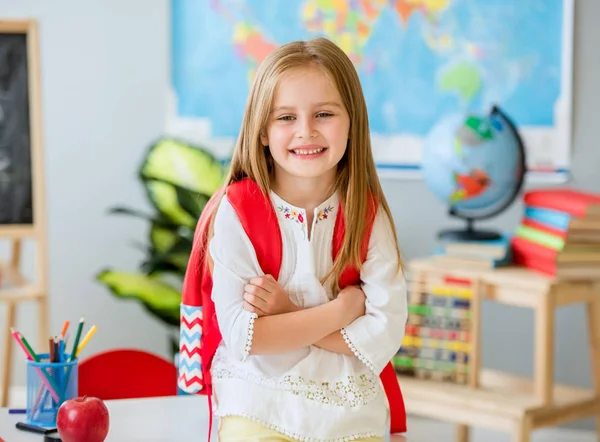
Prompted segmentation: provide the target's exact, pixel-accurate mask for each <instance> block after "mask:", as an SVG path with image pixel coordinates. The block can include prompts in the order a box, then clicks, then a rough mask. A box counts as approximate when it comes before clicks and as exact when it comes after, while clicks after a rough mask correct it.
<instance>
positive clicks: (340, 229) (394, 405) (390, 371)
mask: <svg viewBox="0 0 600 442" xmlns="http://www.w3.org/2000/svg"><path fill="white" fill-rule="evenodd" d="M377 207H378V205H377V202H376V201H375V199H374V198H371V199H370V200H369V206H368V209H367V210H368V213H367V225H366V228H365V234H364V236H363V241H362V243H361V249H360V252H361V253H360V256H361V260H362V262H364V261H365V260H366V259H367V252H368V251H369V241H370V239H371V232H372V231H373V223H374V222H375V216H376V215H377ZM345 235H346V225H345V221H344V207H343V204H341V203H340V209H339V211H338V215H337V218H336V221H335V227H334V230H333V244H332V255H333V259H334V260H335V258H336V257H337V255H338V254H339V252H340V250H341V248H342V244H343V242H344V236H345ZM358 284H360V270H359V269H357V268H356V267H354V266H348V267H346V268H345V269H344V271H343V272H342V275H341V276H340V281H339V286H340V288H341V289H342V288H344V287H347V286H349V285H358ZM379 377H380V379H381V382H382V384H383V389H384V390H385V394H386V396H387V399H388V403H389V406H390V424H391V425H390V432H391V433H405V432H406V408H405V405H404V398H403V396H402V391H401V390H400V385H399V384H398V378H397V376H396V371H395V370H394V367H393V366H392V363H391V361H390V362H388V364H387V365H386V366H385V368H384V369H383V371H382V372H381V374H380V375H379Z"/></svg>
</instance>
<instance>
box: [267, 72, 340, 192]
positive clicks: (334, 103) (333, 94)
mask: <svg viewBox="0 0 600 442" xmlns="http://www.w3.org/2000/svg"><path fill="white" fill-rule="evenodd" d="M349 129H350V118H349V116H348V112H346V109H345V108H344V106H343V104H342V99H341V97H340V94H339V92H338V90H337V88H336V87H335V86H334V84H333V83H332V82H331V80H330V79H329V78H328V77H327V76H326V75H325V73H323V71H322V70H321V69H319V68H318V67H317V66H309V67H303V68H296V69H293V70H291V71H289V72H286V73H285V74H284V75H283V76H282V77H281V79H280V81H279V83H278V85H277V87H276V89H275V95H274V97H273V105H272V111H271V114H270V115H269V119H268V123H267V127H266V133H265V134H264V135H263V136H262V137H261V141H262V143H263V145H265V146H269V149H270V151H271V155H272V156H273V160H274V163H275V179H276V180H280V179H289V178H294V179H298V178H299V179H324V180H327V181H328V182H330V183H333V181H334V180H335V174H336V169H337V164H338V163H339V161H340V160H341V159H342V157H343V156H344V153H345V152H346V147H347V144H348V133H349Z"/></svg>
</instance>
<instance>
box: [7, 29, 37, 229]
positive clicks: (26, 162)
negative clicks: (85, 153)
mask: <svg viewBox="0 0 600 442" xmlns="http://www.w3.org/2000/svg"><path fill="white" fill-rule="evenodd" d="M29 100H30V96H29V71H28V49H27V34H19V33H2V32H0V225H2V224H4V225H6V224H31V223H33V192H32V187H33V185H32V184H33V183H32V168H31V164H32V161H31V152H32V149H31V128H30V101H29Z"/></svg>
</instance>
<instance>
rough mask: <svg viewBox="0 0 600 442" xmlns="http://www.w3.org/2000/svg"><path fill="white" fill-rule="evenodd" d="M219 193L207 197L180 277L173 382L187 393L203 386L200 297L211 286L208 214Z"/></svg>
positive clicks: (203, 323) (203, 326) (202, 302)
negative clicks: (182, 277)
mask: <svg viewBox="0 0 600 442" xmlns="http://www.w3.org/2000/svg"><path fill="white" fill-rule="evenodd" d="M222 192H223V191H222V189H220V190H219V191H217V192H216V193H215V194H214V195H213V196H212V198H210V199H209V201H208V202H207V204H206V206H205V207H204V210H203V212H202V215H201V216H200V219H199V220H198V224H197V225H196V230H195V232H194V240H193V244H192V251H191V253H190V258H189V261H188V266H187V269H186V273H185V277H184V280H183V288H182V294H181V308H180V335H179V376H178V380H177V385H178V386H179V388H180V389H181V390H182V391H184V392H186V393H190V394H194V393H198V392H200V391H201V390H203V389H204V387H205V379H204V376H203V374H202V341H203V339H202V338H203V335H202V331H203V330H204V329H206V328H209V326H208V324H207V320H206V318H205V316H204V315H203V308H204V307H205V306H206V304H207V300H206V299H203V298H206V296H205V292H206V291H207V290H208V291H209V293H210V288H211V287H212V278H211V276H210V269H209V268H208V267H207V264H208V263H207V258H208V253H207V252H208V230H209V227H210V222H211V219H212V213H213V211H214V208H215V206H216V205H217V204H218V203H219V202H220V200H221V195H222ZM203 294H204V296H203ZM209 302H211V301H210V299H209Z"/></svg>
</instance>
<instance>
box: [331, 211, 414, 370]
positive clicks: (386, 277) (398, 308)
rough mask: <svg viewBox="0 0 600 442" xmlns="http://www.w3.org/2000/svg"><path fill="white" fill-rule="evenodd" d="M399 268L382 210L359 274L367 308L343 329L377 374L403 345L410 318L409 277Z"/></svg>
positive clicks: (354, 350) (358, 353)
mask: <svg viewBox="0 0 600 442" xmlns="http://www.w3.org/2000/svg"><path fill="white" fill-rule="evenodd" d="M397 268H398V258H397V255H396V249H395V240H394V237H393V234H392V231H391V228H390V225H389V221H388V218H387V216H386V214H385V212H384V211H383V210H379V211H378V213H377V216H376V218H375V221H374V224H373V230H372V233H371V238H370V240H369V249H368V253H367V259H366V261H365V262H364V263H363V268H362V270H361V274H360V276H361V281H362V289H363V291H364V293H365V295H366V298H367V300H366V303H365V304H366V312H365V315H363V316H361V317H360V318H358V319H356V320H355V321H354V322H352V323H351V324H350V325H348V326H347V327H345V328H343V329H342V330H341V333H342V335H343V336H344V339H345V341H346V343H347V344H348V346H349V347H350V349H351V350H352V351H353V352H354V354H355V355H356V356H357V357H358V358H359V359H360V360H361V361H363V363H364V364H365V365H366V366H367V367H368V368H369V369H370V370H372V371H373V372H375V373H377V374H380V373H381V372H382V371H383V369H384V368H385V366H386V365H387V363H388V362H389V361H390V360H391V359H392V358H393V356H394V355H395V354H396V353H397V351H398V350H399V349H400V346H401V345H402V340H403V339H404V333H405V326H406V321H407V319H408V307H407V292H406V279H405V277H404V274H403V272H402V270H397Z"/></svg>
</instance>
